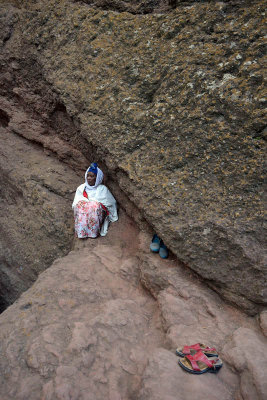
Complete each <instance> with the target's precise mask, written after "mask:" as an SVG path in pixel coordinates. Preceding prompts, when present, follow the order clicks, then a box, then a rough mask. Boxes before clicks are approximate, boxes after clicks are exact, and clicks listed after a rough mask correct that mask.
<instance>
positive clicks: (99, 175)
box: [85, 166, 104, 190]
mask: <svg viewBox="0 0 267 400" xmlns="http://www.w3.org/2000/svg"><path fill="white" fill-rule="evenodd" d="M90 167H91V166H90ZM90 167H89V168H88V169H87V170H86V172H85V188H86V190H92V189H96V188H97V186H98V185H101V183H102V181H103V178H104V174H103V172H102V170H101V169H100V168H98V167H97V175H96V181H95V184H94V186H90V185H89V183H88V181H87V174H88V171H89V169H90Z"/></svg>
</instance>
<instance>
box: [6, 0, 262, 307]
mask: <svg viewBox="0 0 267 400" xmlns="http://www.w3.org/2000/svg"><path fill="white" fill-rule="evenodd" d="M12 3H13V5H14V7H12V6H10V2H9V5H7V4H6V2H4V1H3V0H1V2H0V4H2V6H1V19H0V23H1V28H2V27H3V29H1V40H2V50H1V78H0V79H1V83H3V84H2V85H1V96H2V99H0V102H1V105H0V119H1V125H2V126H3V129H4V132H6V131H7V130H8V132H10V131H11V132H12V133H13V134H16V135H20V136H23V137H24V138H26V139H27V140H30V141H32V142H35V143H38V144H40V145H41V146H43V148H44V149H45V151H46V152H49V151H52V152H53V154H54V155H56V156H57V157H58V158H59V159H61V160H63V161H64V162H65V163H66V164H67V165H69V166H70V167H71V168H72V169H74V170H75V171H76V172H79V173H80V171H81V170H82V169H83V168H84V166H85V165H86V163H87V162H89V161H91V160H92V156H93V158H94V159H96V160H97V161H100V163H101V162H102V165H103V168H104V169H105V170H106V171H107V170H108V171H109V177H110V178H111V179H112V180H113V182H115V184H114V188H115V187H116V190H119V189H120V190H121V191H123V192H124V195H125V196H126V197H127V199H128V200H129V201H130V203H129V204H132V205H135V206H136V207H138V209H139V211H140V212H141V215H142V217H143V218H144V219H145V220H146V221H148V223H149V224H150V226H151V227H152V228H153V229H154V230H155V231H157V232H158V234H159V235H160V236H162V237H163V239H164V241H165V242H166V244H167V245H168V247H169V248H170V249H171V250H172V252H173V253H174V254H176V255H177V257H178V258H179V259H180V260H181V261H183V262H184V263H185V264H187V265H188V266H189V267H190V268H191V269H193V270H194V271H196V272H197V273H198V274H199V275H201V276H202V277H203V278H205V280H206V281H207V282H208V283H209V284H210V285H211V286H212V287H213V288H214V289H215V290H217V291H218V292H219V293H220V294H221V295H223V296H225V297H226V298H227V299H228V300H230V301H232V302H235V303H236V304H238V305H239V306H241V307H243V308H244V309H245V310H246V311H247V312H249V313H252V314H253V313H255V312H257V311H258V310H260V309H261V308H262V307H263V306H264V305H265V304H266V297H267V296H266V269H265V266H264V252H263V248H264V247H263V246H264V243H263V240H264V230H263V200H262V196H263V186H262V185H263V155H264V126H265V125H264V106H265V98H264V93H263V90H264V87H263V72H262V68H263V67H262V63H263V55H264V51H263V41H262V35H263V26H264V25H263V18H264V11H265V10H264V2H263V1H254V2H253V3H251V2H248V3H247V2H225V3H223V2H177V5H178V7H177V8H176V9H175V10H174V11H171V12H168V13H166V14H157V13H154V14H146V15H135V14H131V13H127V12H122V13H119V12H113V11H110V10H109V7H106V10H103V4H104V2H98V3H95V4H96V5H100V6H101V7H102V8H96V7H94V8H92V7H90V4H89V3H90V2H72V1H70V0H69V1H67V0H64V1H61V2H58V1H54V0H50V1H46V2H42V1H22V2H16V1H14V2H12ZM18 3H19V4H18ZM87 3H88V4H87ZM100 3H101V4H102V5H101V4H100ZM106 3H108V2H106ZM117 3H118V4H119V3H124V4H126V3H129V2H126V1H124V2H117ZM144 3H146V4H148V3H149V2H144ZM156 3H157V2H151V4H152V8H153V9H154V7H156V6H157V4H156ZM133 4H136V5H138V4H139V2H135V3H133ZM158 4H159V3H158ZM15 6H17V8H16V7H15ZM104 8H105V7H104ZM18 110H20V111H19V112H18ZM25 113H26V117H25ZM28 118H31V123H30V124H28V125H27V121H29V119H28ZM29 125H30V126H31V127H30V126H29ZM3 134H4V135H6V133H3ZM21 143H22V142H21ZM24 143H26V142H25V141H24ZM30 168H31V167H30ZM62 174H63V171H62ZM68 174H69V169H68ZM71 174H72V173H71ZM74 175H75V174H74ZM74 175H73V179H74V180H75V181H76V178H75V177H74ZM18 176H19V174H18ZM40 176H41V175H40ZM12 179H13V178H12ZM43 179H44V180H45V179H46V178H45V177H44V178H43ZM37 180H38V181H39V175H38V179H37ZM5 182H6V181H5ZM45 185H46V186H47V184H45ZM70 186H71V184H70V183H69V182H68V189H63V192H61V193H64V194H63V197H64V196H65V193H67V192H68V190H70ZM12 187H13V188H15V189H14V190H22V189H21V188H20V187H19V186H18V183H17V181H16V179H15V178H14V181H13V180H12V182H11V181H10V190H11V191H12ZM71 189H73V187H72V188H71ZM116 190H115V191H116ZM23 193H24V194H23V195H22V197H23V199H25V196H26V194H25V193H26V192H23ZM30 196H31V195H30ZM61 197H62V196H61ZM60 199H61V198H60ZM65 200H66V199H65ZM65 200H62V201H63V203H64V202H65ZM5 204H6V203H5ZM67 204H68V206H69V205H70V199H69V200H68V201H67V203H66V207H67ZM60 207H62V203H61V205H60ZM131 207H132V206H131ZM126 208H127V206H126ZM62 210H63V208H62ZM54 214H55V213H54ZM54 214H53V217H52V218H51V219H52V220H54ZM67 219H68V218H67ZM60 220H61V221H62V219H61V218H60ZM58 221H59V220H58ZM65 221H66V219H65ZM65 223H66V222H64V223H63V225H62V226H65V225H64V224H65ZM4 226H5V227H6V226H7V224H6V223H5V222H4ZM51 229H52V230H53V229H54V227H52V228H51ZM19 231H20V233H21V235H22V236H23V234H24V233H23V230H22V228H19ZM64 234H66V233H64ZM59 236H60V239H58V240H59V242H58V244H57V245H56V246H57V250H56V253H57V254H59V252H60V250H59V248H60V246H61V245H60V241H61V240H62V242H63V241H64V242H66V238H65V237H64V236H62V234H60V235H59ZM63 238H64V239H63ZM4 243H5V242H4ZM6 247H7V246H6V245H5V244H4V248H6ZM4 253H5V250H4ZM56 253H55V254H56ZM44 258H45V257H44ZM8 263H9V261H8V260H7V261H6V264H8ZM4 265H5V264H4ZM4 268H6V269H7V266H5V267H4Z"/></svg>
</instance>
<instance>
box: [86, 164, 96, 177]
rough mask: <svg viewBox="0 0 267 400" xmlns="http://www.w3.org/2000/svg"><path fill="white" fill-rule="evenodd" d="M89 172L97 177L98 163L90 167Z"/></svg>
mask: <svg viewBox="0 0 267 400" xmlns="http://www.w3.org/2000/svg"><path fill="white" fill-rule="evenodd" d="M87 172H93V173H94V174H95V175H97V163H96V162H93V163H92V164H91V165H90V167H89V169H88V171H87Z"/></svg>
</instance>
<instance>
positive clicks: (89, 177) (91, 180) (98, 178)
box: [85, 163, 104, 189]
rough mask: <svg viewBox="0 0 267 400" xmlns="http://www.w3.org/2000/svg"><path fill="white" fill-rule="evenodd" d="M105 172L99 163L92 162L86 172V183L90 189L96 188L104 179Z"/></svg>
mask: <svg viewBox="0 0 267 400" xmlns="http://www.w3.org/2000/svg"><path fill="white" fill-rule="evenodd" d="M103 177H104V175H103V172H102V171H101V169H100V168H98V166H97V163H92V164H91V165H90V167H89V168H88V169H87V171H86V173H85V184H86V187H87V188H88V189H94V188H96V187H97V186H98V185H100V184H101V183H102V181H103Z"/></svg>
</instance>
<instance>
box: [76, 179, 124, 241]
mask: <svg viewBox="0 0 267 400" xmlns="http://www.w3.org/2000/svg"><path fill="white" fill-rule="evenodd" d="M85 187H86V184H85V183H83V184H82V185H80V186H79V187H78V188H77V190H76V193H75V197H74V200H73V203H72V208H74V207H75V206H76V204H77V203H78V202H79V201H81V200H83V201H90V200H95V201H98V202H99V203H102V204H103V205H104V206H105V207H106V208H107V209H108V212H109V215H107V216H106V218H105V220H104V222H103V224H102V227H101V230H100V235H101V236H106V234H107V232H108V226H109V222H115V221H117V220H118V214H117V206H116V200H115V199H114V197H113V196H112V194H111V192H110V191H109V190H108V188H107V187H106V186H105V185H98V186H97V187H93V188H92V189H90V190H87V191H86V193H87V196H88V199H87V198H86V197H84V195H83V191H84V189H85Z"/></svg>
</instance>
